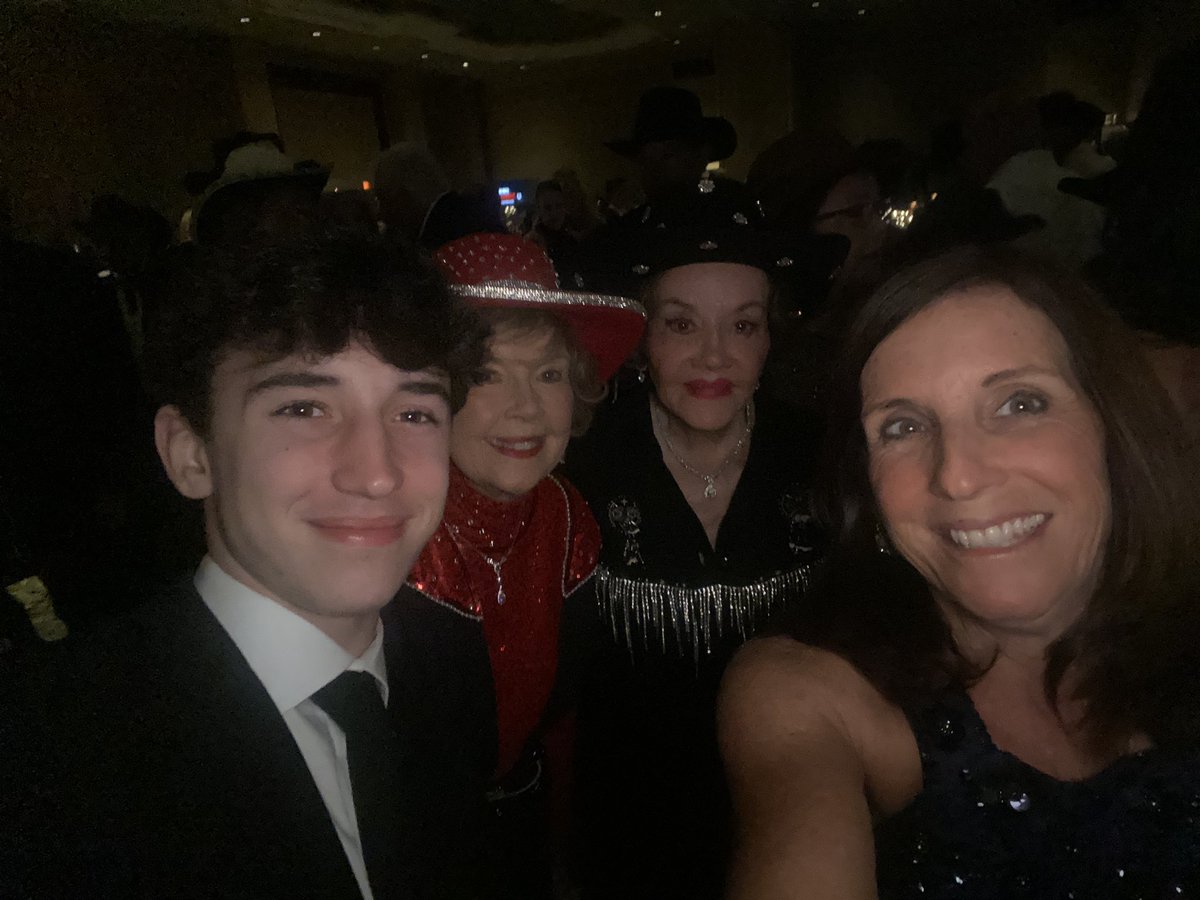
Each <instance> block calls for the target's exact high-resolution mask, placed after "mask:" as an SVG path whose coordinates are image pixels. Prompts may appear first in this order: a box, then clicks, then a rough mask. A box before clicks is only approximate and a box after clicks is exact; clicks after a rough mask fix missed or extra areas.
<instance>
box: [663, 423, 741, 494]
mask: <svg viewBox="0 0 1200 900" xmlns="http://www.w3.org/2000/svg"><path fill="white" fill-rule="evenodd" d="M650 409H651V415H652V416H653V417H654V423H655V424H656V425H657V426H658V431H659V434H660V435H661V437H662V441H663V443H664V444H665V445H666V447H667V449H668V450H669V451H670V452H671V455H672V456H674V457H675V460H676V462H678V463H679V464H680V465H681V466H683V468H684V469H685V470H686V471H687V472H689V473H691V474H692V475H695V476H696V477H697V478H699V479H700V480H701V481H703V482H704V498H705V499H706V500H711V499H712V498H713V497H715V496H717V479H718V478H719V477H720V476H721V473H722V472H724V471H725V470H726V469H727V468H729V464H730V463H732V462H733V461H734V460H735V459H736V458H737V455H738V454H739V453H740V452H741V451H742V447H744V446H746V441H747V440H748V439H749V437H750V432H751V431H753V430H754V401H753V400H747V401H746V408H745V415H746V428H745V430H744V431H743V432H742V436H741V437H739V438H738V441H737V443H736V444H734V445H733V449H732V450H730V451H729V454H728V455H727V456H726V457H725V458H724V459H723V460H721V463H720V465H718V466H717V468H716V469H715V470H713V472H712V473H710V474H706V473H704V472H701V471H700V470H699V469H697V468H695V467H694V466H692V465H691V464H689V463H688V461H687V460H686V459H684V458H683V457H682V456H681V455H680V453H679V451H678V450H676V449H675V445H674V444H672V443H671V438H670V437H668V436H667V422H666V419H665V418H663V417H664V416H665V415H666V413H665V412H664V411H663V409H662V407H661V406H660V405H659V404H658V401H657V400H656V401H654V402H653V403H652V404H651V406H650Z"/></svg>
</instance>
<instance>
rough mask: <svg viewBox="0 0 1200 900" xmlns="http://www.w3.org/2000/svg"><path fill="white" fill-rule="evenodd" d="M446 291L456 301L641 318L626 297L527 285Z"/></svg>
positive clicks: (500, 283)
mask: <svg viewBox="0 0 1200 900" xmlns="http://www.w3.org/2000/svg"><path fill="white" fill-rule="evenodd" d="M450 290H451V292H453V293H454V294H455V295H456V296H458V297H475V298H477V299H480V300H516V301H518V302H520V303H545V304H547V305H550V306H603V307H607V308H609V309H627V310H629V311H630V312H633V313H637V314H638V315H640V316H642V317H643V318H644V317H645V315H646V311H645V310H644V309H643V308H642V304H640V303H638V302H637V301H636V300H631V299H629V298H628V297H614V296H611V295H609V294H586V293H583V292H582V291H555V290H549V289H547V288H544V287H541V286H540V285H537V284H534V283H532V282H527V281H488V282H484V283H482V284H452V285H450Z"/></svg>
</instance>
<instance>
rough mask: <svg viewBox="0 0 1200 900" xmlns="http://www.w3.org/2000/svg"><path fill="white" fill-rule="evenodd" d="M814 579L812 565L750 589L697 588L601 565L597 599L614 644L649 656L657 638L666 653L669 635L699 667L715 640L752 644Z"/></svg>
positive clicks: (631, 651)
mask: <svg viewBox="0 0 1200 900" xmlns="http://www.w3.org/2000/svg"><path fill="white" fill-rule="evenodd" d="M811 579H812V566H811V565H803V566H798V567H796V568H795V569H791V570H789V571H787V572H780V573H779V574H777V575H771V576H769V577H767V578H760V579H759V580H758V581H754V582H751V583H750V584H745V585H729V584H711V585H705V586H703V587H694V588H693V587H683V586H681V585H676V584H670V583H668V582H665V581H650V580H647V579H644V578H628V577H625V576H623V575H615V574H613V572H612V570H610V569H609V568H608V567H607V566H598V567H597V568H596V599H597V601H598V603H599V605H600V616H601V618H604V619H606V620H607V621H608V622H609V623H610V624H611V625H612V632H613V640H614V641H616V642H617V643H624V644H625V646H626V647H627V648H628V649H629V652H630V653H631V654H632V653H633V652H634V650H635V649H636V647H637V646H638V645H639V644H640V645H641V647H642V649H643V650H647V651H649V650H650V646H651V642H652V639H653V638H655V637H657V640H655V641H653V643H656V644H657V645H658V646H659V648H661V651H662V652H663V653H664V654H665V653H666V652H667V636H668V632H669V633H670V635H671V636H673V637H674V638H675V644H676V646H677V647H678V648H679V653H680V656H683V654H684V651H685V649H687V648H688V647H690V648H691V651H692V658H693V660H695V662H696V664H697V665H699V663H700V657H701V655H705V656H707V655H709V654H711V653H712V648H713V643H714V640H720V639H721V638H722V637H724V635H725V634H726V633H731V634H736V635H737V636H738V637H739V638H741V640H743V641H746V640H749V639H750V637H751V636H752V635H753V634H754V631H755V629H756V628H757V627H758V626H759V625H760V624H761V623H762V621H763V619H765V618H766V617H767V615H769V614H770V613H772V612H774V611H775V610H776V609H778V608H779V607H781V606H782V605H783V604H784V602H785V601H787V600H789V599H793V598H796V597H799V596H801V595H803V594H804V592H805V591H807V590H808V587H809V583H810V581H811Z"/></svg>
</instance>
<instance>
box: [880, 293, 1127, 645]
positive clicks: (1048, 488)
mask: <svg viewBox="0 0 1200 900" xmlns="http://www.w3.org/2000/svg"><path fill="white" fill-rule="evenodd" d="M861 388H862V400H863V412H862V424H863V429H864V431H865V433H866V438H867V446H868V452H869V460H870V478H871V485H872V488H873V490H874V492H875V498H876V500H877V502H878V504H879V507H880V511H881V512H882V515H883V519H884V522H885V524H886V526H887V530H888V533H889V535H890V537H891V539H892V542H893V543H894V545H895V547H896V549H897V550H898V551H899V552H900V553H901V554H903V555H904V557H905V558H906V559H907V560H908V561H909V562H911V563H912V564H913V565H914V566H915V567H916V568H917V569H918V571H920V573H921V574H922V575H923V576H924V578H925V579H926V580H927V581H928V582H929V583H930V585H931V586H932V587H933V589H934V593H935V595H936V596H937V597H938V598H939V602H941V603H942V604H943V605H944V607H945V608H946V609H947V610H948V612H950V613H951V614H952V615H954V614H956V613H959V614H960V613H962V612H965V613H966V614H967V617H968V618H971V619H976V620H978V621H979V622H981V623H983V624H984V626H985V627H992V628H999V629H1005V630H1011V631H1017V632H1021V633H1033V634H1038V635H1044V636H1045V637H1047V638H1048V639H1051V640H1052V639H1053V638H1054V637H1057V636H1058V635H1059V634H1061V633H1062V631H1063V630H1064V629H1065V628H1067V627H1068V626H1069V625H1070V624H1071V622H1073V621H1074V620H1075V618H1076V617H1077V616H1078V615H1079V613H1080V612H1081V611H1082V610H1083V608H1084V607H1085V606H1086V604H1087V602H1088V600H1089V598H1090V596H1091V593H1092V591H1093V589H1094V586H1095V583H1096V579H1097V576H1098V572H1099V568H1100V565H1101V561H1102V557H1103V547H1104V543H1105V541H1106V540H1107V537H1108V532H1109V522H1110V502H1109V489H1108V474H1107V467H1106V463H1105V450H1104V445H1105V441H1104V433H1103V428H1102V425H1101V423H1100V420H1099V418H1098V416H1097V414H1096V412H1095V410H1094V409H1093V408H1092V405H1091V404H1090V403H1089V401H1088V400H1087V398H1086V397H1085V396H1084V395H1083V393H1082V391H1081V389H1080V388H1079V386H1078V384H1077V383H1076V380H1075V377H1074V375H1073V373H1072V372H1071V370H1070V365H1069V362H1068V357H1067V350H1066V347H1065V345H1064V344H1063V340H1062V337H1061V336H1060V335H1059V333H1058V331H1057V330H1056V329H1055V328H1054V326H1053V325H1052V324H1051V322H1050V320H1049V319H1047V318H1046V317H1045V316H1044V315H1043V314H1042V313H1041V312H1039V311H1038V310H1036V309H1034V308H1033V307H1031V306H1029V305H1027V304H1025V303H1023V302H1022V301H1020V300H1019V299H1018V298H1017V297H1016V296H1015V295H1014V294H1012V293H1011V292H1010V291H1008V290H1007V289H1005V288H1001V287H979V288H973V289H970V290H967V291H963V292H960V293H955V294H951V295H949V296H947V297H944V298H942V299H941V300H938V301H936V302H935V303H933V304H932V305H930V306H927V307H926V308H924V309H923V310H921V311H920V312H918V313H916V314H915V315H913V316H912V317H911V318H910V319H909V320H908V321H906V322H905V323H904V324H902V325H901V326H900V327H899V328H897V329H896V330H895V331H894V332H892V333H891V334H890V335H889V336H888V337H887V338H886V339H885V340H884V341H882V342H881V343H880V344H879V346H878V347H876V348H875V351H874V353H872V354H871V357H870V359H869V360H868V361H867V365H866V366H865V367H864V369H863V373H862V380H861Z"/></svg>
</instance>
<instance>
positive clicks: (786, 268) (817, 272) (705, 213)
mask: <svg viewBox="0 0 1200 900" xmlns="http://www.w3.org/2000/svg"><path fill="white" fill-rule="evenodd" d="M849 250H850V241H849V240H848V239H847V238H846V237H844V236H843V235H840V234H811V233H805V232H800V231H785V230H779V229H772V228H768V227H767V225H766V221H765V218H764V216H763V212H762V207H761V205H760V204H759V203H758V201H756V200H755V199H754V197H753V196H752V195H751V193H750V191H749V189H748V188H747V187H746V186H745V185H743V184H742V183H741V182H737V181H732V180H730V179H726V178H709V177H705V178H703V179H701V180H700V182H699V183H698V184H697V185H695V186H693V187H691V188H688V189H686V190H679V191H676V192H675V193H673V194H671V195H668V196H667V197H665V198H663V199H662V200H660V201H658V202H656V203H654V204H651V205H650V206H647V207H646V208H645V211H644V212H643V214H642V227H641V228H640V229H639V241H638V247H637V248H636V249H635V251H634V252H633V253H632V254H631V257H630V260H631V261H630V270H631V273H632V274H633V275H635V276H638V277H640V278H643V279H646V278H650V277H652V276H654V275H656V274H659V273H661V272H665V271H667V270H668V269H674V268H677V267H679V266H686V265H692V264H695V263H706V262H728V263H738V264H741V265H746V266H752V267H754V268H756V269H761V270H762V271H764V272H766V273H767V275H768V276H770V277H771V278H772V280H773V281H775V282H777V283H779V284H781V285H782V286H784V287H785V288H787V291H788V293H789V295H791V298H792V300H793V302H794V303H795V304H796V305H797V306H798V307H800V308H812V307H814V306H816V305H818V304H819V303H820V302H821V301H822V300H823V299H824V297H825V295H826V293H827V292H828V289H829V285H830V282H831V281H832V279H833V276H834V275H835V274H836V273H837V271H838V269H839V267H840V266H841V265H842V263H843V262H844V261H845V259H846V255H847V253H848V252H849Z"/></svg>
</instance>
